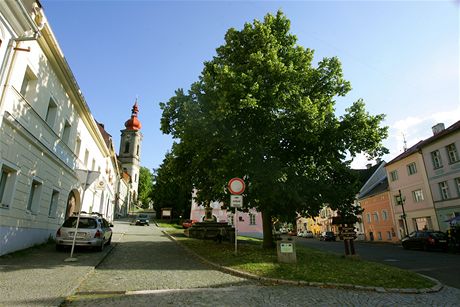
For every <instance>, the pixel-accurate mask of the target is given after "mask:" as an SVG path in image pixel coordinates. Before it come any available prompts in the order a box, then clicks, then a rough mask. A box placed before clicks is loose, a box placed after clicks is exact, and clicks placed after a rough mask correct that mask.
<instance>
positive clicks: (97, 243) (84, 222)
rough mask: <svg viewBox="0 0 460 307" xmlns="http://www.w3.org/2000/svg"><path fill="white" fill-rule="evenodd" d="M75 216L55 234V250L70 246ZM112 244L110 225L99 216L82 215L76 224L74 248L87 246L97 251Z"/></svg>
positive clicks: (73, 232)
mask: <svg viewBox="0 0 460 307" xmlns="http://www.w3.org/2000/svg"><path fill="white" fill-rule="evenodd" d="M76 224H77V216H71V217H69V218H68V219H67V220H66V221H65V222H64V224H62V226H61V227H60V228H59V229H58V230H57V232H56V250H62V249H63V247H64V246H72V241H73V237H74V234H75V226H76ZM111 242H112V229H111V228H110V223H109V222H108V221H107V220H106V219H104V218H102V217H101V216H99V215H93V214H82V215H80V222H79V223H78V231H77V236H76V239H75V246H87V247H92V248H95V249H97V250H99V251H102V250H103V249H104V246H105V245H106V244H107V245H109V244H110V243H111Z"/></svg>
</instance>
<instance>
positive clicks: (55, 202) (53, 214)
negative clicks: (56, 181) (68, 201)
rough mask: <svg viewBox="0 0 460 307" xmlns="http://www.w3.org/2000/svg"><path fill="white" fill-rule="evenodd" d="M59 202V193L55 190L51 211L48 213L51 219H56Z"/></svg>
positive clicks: (52, 195)
mask: <svg viewBox="0 0 460 307" xmlns="http://www.w3.org/2000/svg"><path fill="white" fill-rule="evenodd" d="M58 200H59V192H58V191H56V190H53V193H52V194H51V202H50V209H49V211H48V216H49V217H56V211H57V205H58Z"/></svg>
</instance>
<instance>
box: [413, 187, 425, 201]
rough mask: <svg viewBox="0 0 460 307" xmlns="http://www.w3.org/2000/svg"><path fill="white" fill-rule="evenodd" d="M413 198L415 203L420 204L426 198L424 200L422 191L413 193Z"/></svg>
mask: <svg viewBox="0 0 460 307" xmlns="http://www.w3.org/2000/svg"><path fill="white" fill-rule="evenodd" d="M412 198H413V199H414V202H416V203H419V202H421V201H423V200H424V198H423V192H422V189H418V190H415V191H412Z"/></svg>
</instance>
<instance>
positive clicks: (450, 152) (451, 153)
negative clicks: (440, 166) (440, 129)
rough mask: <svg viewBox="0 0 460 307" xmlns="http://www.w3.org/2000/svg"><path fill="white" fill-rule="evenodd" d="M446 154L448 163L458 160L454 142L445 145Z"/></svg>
mask: <svg viewBox="0 0 460 307" xmlns="http://www.w3.org/2000/svg"><path fill="white" fill-rule="evenodd" d="M446 150H447V156H448V157H449V163H455V162H457V161H458V153H457V147H455V144H454V143H452V144H449V145H447V146H446Z"/></svg>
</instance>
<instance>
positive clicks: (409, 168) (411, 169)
mask: <svg viewBox="0 0 460 307" xmlns="http://www.w3.org/2000/svg"><path fill="white" fill-rule="evenodd" d="M415 173H417V166H416V164H415V162H412V163H410V164H408V165H407V174H408V175H409V176H410V175H413V174H415Z"/></svg>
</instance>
